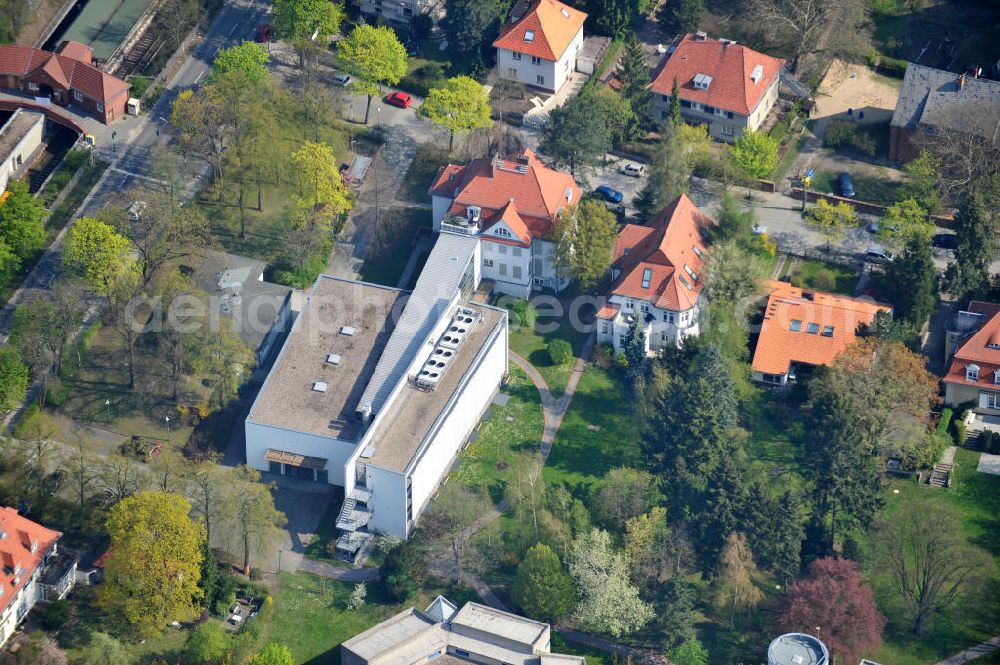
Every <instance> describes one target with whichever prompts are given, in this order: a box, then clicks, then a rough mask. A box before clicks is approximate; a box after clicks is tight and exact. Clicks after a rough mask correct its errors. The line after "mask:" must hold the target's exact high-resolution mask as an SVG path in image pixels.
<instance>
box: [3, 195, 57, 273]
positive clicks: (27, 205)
mask: <svg viewBox="0 0 1000 665" xmlns="http://www.w3.org/2000/svg"><path fill="white" fill-rule="evenodd" d="M7 192H8V196H7V200H6V201H4V202H3V204H0V239H2V240H3V242H5V243H6V244H7V246H8V247H10V248H11V251H13V252H14V255H15V256H17V257H18V258H19V259H21V260H22V261H23V260H24V259H27V258H29V257H31V256H33V255H34V254H35V253H36V252H38V250H40V249H42V248H43V247H45V243H46V242H47V241H48V237H49V234H48V232H47V231H46V230H45V220H46V219H47V218H48V216H49V211H48V210H46V209H45V203H44V202H43V201H42V200H41V199H39V198H36V197H34V196H32V195H31V192H30V191H29V190H28V185H27V183H24V182H21V181H20V180H11V181H10V182H9V183H7Z"/></svg>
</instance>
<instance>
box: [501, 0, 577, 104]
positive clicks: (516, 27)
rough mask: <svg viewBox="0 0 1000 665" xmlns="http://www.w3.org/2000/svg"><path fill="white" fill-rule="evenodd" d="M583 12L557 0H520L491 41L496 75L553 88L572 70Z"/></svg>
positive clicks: (565, 79) (574, 63)
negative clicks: (495, 62) (495, 59)
mask: <svg viewBox="0 0 1000 665" xmlns="http://www.w3.org/2000/svg"><path fill="white" fill-rule="evenodd" d="M586 19H587V15H586V14H585V13H583V12H581V11H580V10H578V9H574V8H573V7H570V6H569V5H565V4H563V3H561V2H558V1H557V0H535V1H534V2H530V3H529V2H527V1H526V0H520V1H519V2H517V3H516V4H515V5H514V7H513V9H512V10H511V13H510V19H509V22H508V23H507V24H506V25H505V26H503V27H502V28H501V30H500V36H499V37H497V39H496V41H495V42H493V46H494V48H496V50H497V71H498V72H499V74H500V76H501V77H503V78H505V79H508V80H511V81H517V82H518V83H523V84H525V85H528V86H531V87H535V88H543V89H545V90H548V91H551V92H555V91H557V90H559V89H560V88H561V87H562V86H563V84H564V83H565V82H566V81H567V79H569V78H570V77H571V76H572V75H573V72H574V71H576V60H577V56H578V55H579V53H580V49H581V48H583V23H584V21H586Z"/></svg>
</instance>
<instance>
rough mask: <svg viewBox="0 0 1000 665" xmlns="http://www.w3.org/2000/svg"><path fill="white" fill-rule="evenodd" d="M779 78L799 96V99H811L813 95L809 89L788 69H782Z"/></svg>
mask: <svg viewBox="0 0 1000 665" xmlns="http://www.w3.org/2000/svg"><path fill="white" fill-rule="evenodd" d="M778 76H779V78H780V79H781V82H782V83H784V84H785V86H787V87H788V89H789V90H791V91H792V92H793V93H795V94H796V95H798V96H799V98H801V99H809V98H810V97H811V96H812V93H811V92H809V88H807V87H806V86H804V85H802V82H801V81H799V80H798V79H797V78H795V75H793V74H792V73H791V72H790V71H788V69H787V68H785V67H782V68H781V72H780V73H779V74H778Z"/></svg>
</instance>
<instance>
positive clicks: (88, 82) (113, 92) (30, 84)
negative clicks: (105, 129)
mask: <svg viewBox="0 0 1000 665" xmlns="http://www.w3.org/2000/svg"><path fill="white" fill-rule="evenodd" d="M0 88H6V89H15V90H21V91H23V92H26V93H28V94H30V95H32V96H33V97H47V98H49V99H51V100H52V101H53V102H55V103H56V104H60V105H62V106H67V105H69V104H71V103H72V104H75V105H77V106H81V107H83V108H84V109H85V110H86V111H88V112H89V113H92V114H94V115H96V116H97V117H98V119H100V120H101V121H102V122H103V123H104V124H109V123H110V122H111V121H113V120H116V119H118V118H121V117H122V116H123V115H125V106H126V104H127V103H128V89H129V86H128V83H126V82H125V81H122V80H121V79H119V78H116V77H114V76H112V75H111V74H108V73H107V72H104V71H102V70H101V69H99V68H98V67H96V66H95V65H94V64H93V58H92V54H91V50H90V49H89V48H88V47H87V46H84V45H83V44H79V43H77V42H72V41H67V42H63V44H62V46H61V48H60V50H59V52H58V53H51V52H49V51H43V50H41V49H36V48H30V47H27V46H8V45H0Z"/></svg>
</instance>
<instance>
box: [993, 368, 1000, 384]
mask: <svg viewBox="0 0 1000 665" xmlns="http://www.w3.org/2000/svg"><path fill="white" fill-rule="evenodd" d="M993 385H995V386H1000V369H998V370H996V371H994V372H993Z"/></svg>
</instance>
